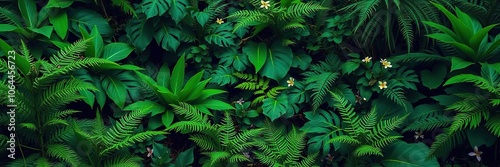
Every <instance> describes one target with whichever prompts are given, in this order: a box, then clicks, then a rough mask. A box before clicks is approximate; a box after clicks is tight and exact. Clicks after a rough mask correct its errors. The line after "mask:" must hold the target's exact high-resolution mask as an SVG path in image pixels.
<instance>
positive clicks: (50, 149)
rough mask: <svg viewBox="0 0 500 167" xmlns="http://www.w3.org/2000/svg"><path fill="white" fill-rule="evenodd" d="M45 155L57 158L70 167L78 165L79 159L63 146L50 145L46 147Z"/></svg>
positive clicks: (73, 152)
mask: <svg viewBox="0 0 500 167" xmlns="http://www.w3.org/2000/svg"><path fill="white" fill-rule="evenodd" d="M47 154H48V155H49V156H52V157H57V158H59V159H61V160H64V161H65V162H68V163H69V164H70V165H71V166H78V165H79V164H80V160H79V157H78V156H77V154H76V152H75V151H73V150H72V149H71V148H69V147H68V146H66V145H63V144H50V145H47Z"/></svg>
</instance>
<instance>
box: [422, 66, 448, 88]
mask: <svg viewBox="0 0 500 167" xmlns="http://www.w3.org/2000/svg"><path fill="white" fill-rule="evenodd" d="M420 76H421V77H420V79H421V80H422V84H423V85H424V86H425V87H427V88H429V89H436V88H438V87H439V86H440V85H441V84H442V83H443V81H444V78H445V77H446V67H444V66H442V65H435V66H434V68H433V70H432V72H431V71H429V70H423V71H422V72H421V73H420Z"/></svg>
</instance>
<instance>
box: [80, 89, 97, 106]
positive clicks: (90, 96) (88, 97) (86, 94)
mask: <svg viewBox="0 0 500 167" xmlns="http://www.w3.org/2000/svg"><path fill="white" fill-rule="evenodd" d="M79 92H80V95H82V96H83V99H82V100H83V101H84V102H85V103H87V104H88V105H89V106H90V108H94V103H95V95H94V93H92V92H91V91H88V90H81V91H79Z"/></svg>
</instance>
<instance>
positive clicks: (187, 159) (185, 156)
mask: <svg viewBox="0 0 500 167" xmlns="http://www.w3.org/2000/svg"><path fill="white" fill-rule="evenodd" d="M193 150H194V147H191V148H190V149H187V150H186V151H183V152H181V153H180V154H179V156H177V158H176V159H175V166H176V167H187V166H189V165H191V164H192V163H193V162H194V153H193Z"/></svg>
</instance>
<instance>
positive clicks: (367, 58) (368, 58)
mask: <svg viewBox="0 0 500 167" xmlns="http://www.w3.org/2000/svg"><path fill="white" fill-rule="evenodd" d="M371 60H372V57H365V58H364V59H363V60H361V61H362V62H365V63H369V62H370V61H371Z"/></svg>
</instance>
